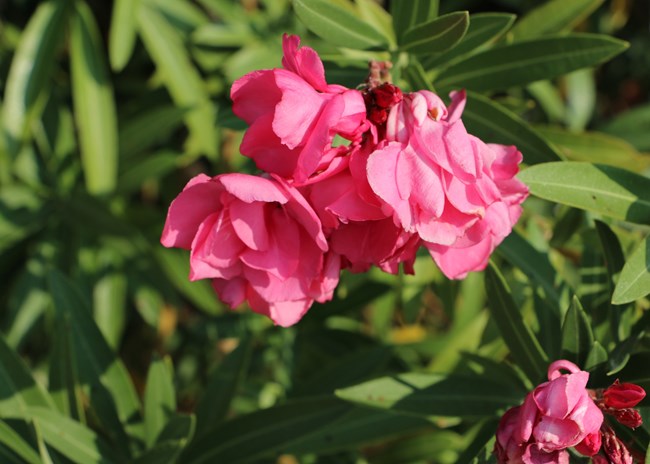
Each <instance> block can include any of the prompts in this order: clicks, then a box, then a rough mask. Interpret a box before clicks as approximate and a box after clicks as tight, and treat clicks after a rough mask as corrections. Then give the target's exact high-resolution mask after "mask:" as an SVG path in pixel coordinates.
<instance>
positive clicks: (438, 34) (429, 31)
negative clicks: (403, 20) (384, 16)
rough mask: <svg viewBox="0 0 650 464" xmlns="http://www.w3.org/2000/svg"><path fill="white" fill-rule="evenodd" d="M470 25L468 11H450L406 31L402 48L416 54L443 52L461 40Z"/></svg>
mask: <svg viewBox="0 0 650 464" xmlns="http://www.w3.org/2000/svg"><path fill="white" fill-rule="evenodd" d="M468 25H469V13H468V12H467V11H458V12H455V13H449V14H447V15H444V16H441V17H439V18H436V19H434V20H432V21H429V22H426V23H424V24H420V25H419V26H416V27H414V28H412V29H409V30H408V31H406V33H405V34H404V38H403V40H402V43H401V44H400V48H401V49H402V50H404V51H407V52H410V53H415V54H416V55H432V54H439V53H443V52H445V51H447V50H449V49H450V48H452V47H453V46H454V45H456V44H457V43H458V42H460V40H461V39H462V38H463V36H464V35H465V32H467V27H468Z"/></svg>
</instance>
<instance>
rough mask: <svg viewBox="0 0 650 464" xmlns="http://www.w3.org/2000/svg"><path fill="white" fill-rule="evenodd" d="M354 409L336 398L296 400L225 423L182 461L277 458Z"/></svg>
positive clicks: (190, 447) (199, 463) (198, 463)
mask: <svg viewBox="0 0 650 464" xmlns="http://www.w3.org/2000/svg"><path fill="white" fill-rule="evenodd" d="M350 408H351V406H350V405H348V404H346V403H344V402H342V401H339V400H336V399H335V398H314V399H308V400H301V401H294V402H290V403H286V404H283V405H281V406H275V407H273V408H269V409H263V410H261V411H256V412H253V413H251V414H246V415H244V416H240V417H238V418H236V419H233V420H230V421H227V422H224V423H223V424H221V425H220V426H218V427H216V428H214V429H212V430H210V431H209V432H208V433H206V434H205V435H204V436H203V437H202V438H199V439H198V440H195V441H193V442H192V443H190V444H189V445H188V447H187V448H186V450H185V451H184V452H183V454H182V456H181V460H180V461H179V462H183V463H184V464H185V463H187V464H202V463H214V462H227V463H232V464H236V463H243V462H255V460H256V459H259V458H261V457H264V456H274V455H276V454H277V453H278V452H279V451H282V450H284V449H287V448H288V447H290V446H291V445H292V444H293V443H296V442H298V441H299V440H301V439H302V438H303V437H306V436H309V435H311V434H312V433H315V432H317V431H319V430H321V429H323V428H324V427H327V425H328V424H330V423H331V422H333V421H336V420H337V419H339V418H340V417H342V416H343V415H344V414H345V413H346V412H348V411H349V410H350Z"/></svg>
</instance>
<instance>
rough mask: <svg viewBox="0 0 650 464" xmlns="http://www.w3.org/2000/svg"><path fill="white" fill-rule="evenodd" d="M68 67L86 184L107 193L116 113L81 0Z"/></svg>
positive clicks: (113, 171)
mask: <svg viewBox="0 0 650 464" xmlns="http://www.w3.org/2000/svg"><path fill="white" fill-rule="evenodd" d="M70 69H71V75H72V89H73V92H72V98H73V102H74V114H75V120H76V122H77V126H78V128H79V145H80V148H81V161H82V166H83V171H84V177H85V179H86V188H87V189H88V191H89V192H90V193H92V194H106V193H110V192H111V191H113V189H114V188H115V183H116V181H117V164H118V157H117V115H116V110H115V101H114V99H113V88H112V85H111V81H110V76H109V74H108V69H107V68H106V63H105V62H104V47H103V45H102V43H101V36H100V32H99V29H98V27H97V23H96V22H95V18H94V17H93V14H92V11H91V10H90V8H89V7H88V5H86V4H85V3H84V2H76V3H75V14H74V16H73V17H72V27H71V33H70Z"/></svg>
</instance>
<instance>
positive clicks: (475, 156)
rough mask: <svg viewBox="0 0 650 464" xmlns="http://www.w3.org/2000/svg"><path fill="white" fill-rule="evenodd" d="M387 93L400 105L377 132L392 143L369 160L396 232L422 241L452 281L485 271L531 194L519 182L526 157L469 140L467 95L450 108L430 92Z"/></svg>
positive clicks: (372, 182) (375, 186) (379, 148)
mask: <svg viewBox="0 0 650 464" xmlns="http://www.w3.org/2000/svg"><path fill="white" fill-rule="evenodd" d="M385 93H386V92H382V94H380V95H381V96H382V98H384V99H385V100H387V101H389V102H391V103H393V106H392V108H391V109H390V112H389V114H388V117H387V120H386V123H385V127H381V128H380V129H379V130H378V132H379V133H380V136H381V135H382V132H384V133H385V134H384V136H385V142H384V143H383V144H382V143H380V144H378V146H377V149H376V150H375V151H374V152H372V153H371V154H370V156H369V158H368V163H367V173H368V182H369V184H370V186H371V188H372V190H373V191H374V193H375V194H376V195H377V196H378V197H379V198H381V199H382V200H383V202H385V204H386V205H388V208H387V209H388V210H390V212H391V214H392V216H393V219H394V221H395V223H396V224H397V225H399V226H400V227H402V228H403V229H404V230H405V231H406V232H408V233H415V234H417V235H418V236H419V237H420V238H421V239H422V241H423V244H424V246H426V247H427V249H428V250H429V252H430V254H431V256H432V257H433V259H434V260H435V262H436V263H437V264H438V266H439V267H440V269H441V270H442V272H443V273H444V274H445V275H446V276H447V277H449V278H463V277H465V276H466V275H467V273H468V272H470V271H477V270H482V269H484V268H485V267H486V266H487V262H488V259H489V257H490V254H491V253H492V251H494V249H495V248H496V246H497V245H498V244H499V243H501V241H502V240H503V239H504V238H505V237H506V236H507V235H508V234H509V233H510V232H511V230H512V226H513V225H514V223H515V222H516V221H517V220H518V219H519V216H520V214H521V206H520V205H521V203H522V202H523V200H524V199H525V198H526V197H527V195H528V189H527V187H526V186H525V185H524V184H523V183H521V182H520V181H518V180H517V179H515V178H514V176H515V174H516V173H517V172H518V169H519V168H518V165H519V163H520V162H521V160H522V155H521V153H520V152H519V151H518V150H517V149H516V148H515V147H508V146H503V145H497V144H485V143H484V142H482V141H481V140H480V139H478V138H476V137H474V136H472V135H470V134H468V133H467V131H466V130H465V127H464V125H463V123H462V121H461V119H460V115H461V113H462V110H463V108H464V106H465V95H464V93H463V92H456V93H454V94H452V104H451V105H450V107H449V108H446V107H445V105H444V103H443V102H442V100H441V99H440V98H439V97H438V96H437V95H435V94H433V93H432V92H429V91H419V92H414V93H410V94H405V95H402V94H401V93H400V94H399V95H397V94H395V98H393V99H392V100H390V99H386V98H385V95H384V94H385ZM375 100H377V97H375ZM395 102H396V103H395ZM370 119H371V121H374V119H373V118H372V117H371V118H370Z"/></svg>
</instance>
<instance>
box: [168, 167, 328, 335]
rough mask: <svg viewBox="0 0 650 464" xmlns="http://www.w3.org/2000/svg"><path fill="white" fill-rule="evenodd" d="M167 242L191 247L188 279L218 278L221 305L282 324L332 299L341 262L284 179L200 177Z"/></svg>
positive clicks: (180, 203) (187, 192)
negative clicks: (250, 311) (247, 307)
mask: <svg viewBox="0 0 650 464" xmlns="http://www.w3.org/2000/svg"><path fill="white" fill-rule="evenodd" d="M161 243H162V244H163V245H164V246H166V247H179V248H185V249H190V250H191V254H190V267H191V269H190V280H198V279H206V278H208V279H212V283H213V287H214V289H215V290H216V292H217V293H218V294H219V296H220V297H221V299H222V300H223V301H225V302H226V303H227V304H229V305H230V307H232V308H234V307H236V306H238V305H240V304H241V303H243V302H244V301H248V303H249V305H250V306H251V308H252V309H253V310H254V311H256V312H259V313H262V314H265V315H267V316H269V317H270V318H271V319H273V321H274V322H275V323H277V324H279V325H282V326H290V325H292V324H295V323H296V322H297V321H298V320H300V318H301V317H302V316H303V315H304V314H305V312H306V311H307V310H308V309H309V307H310V306H311V305H312V303H313V302H314V301H319V302H323V301H327V300H329V299H331V298H332V293H333V290H334V288H335V286H336V284H337V283H338V275H339V269H340V260H339V258H338V256H337V255H335V254H332V253H329V247H328V244H327V242H326V240H325V236H324V235H323V231H322V227H321V222H320V220H319V219H318V217H317V216H316V214H315V213H314V211H313V209H312V208H311V207H310V206H309V204H308V203H307V202H306V201H305V199H304V198H303V197H302V195H301V194H300V193H299V192H298V191H297V190H296V189H295V188H293V187H291V186H289V185H288V184H287V183H286V182H284V181H282V180H281V179H267V178H263V177H255V176H250V175H245V174H223V175H220V176H216V177H213V178H210V177H208V176H206V175H203V174H200V175H198V176H196V177H194V178H193V179H192V180H190V182H189V183H188V184H187V186H186V187H185V189H184V190H183V191H182V192H181V193H180V194H179V195H178V197H177V198H176V199H175V200H174V201H173V202H172V204H171V206H170V207H169V211H168V214H167V220H166V222H165V227H164V230H163V234H162V238H161Z"/></svg>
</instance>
